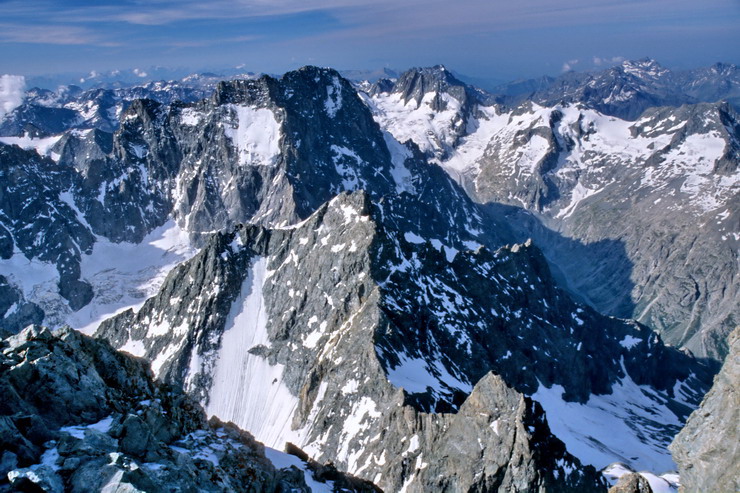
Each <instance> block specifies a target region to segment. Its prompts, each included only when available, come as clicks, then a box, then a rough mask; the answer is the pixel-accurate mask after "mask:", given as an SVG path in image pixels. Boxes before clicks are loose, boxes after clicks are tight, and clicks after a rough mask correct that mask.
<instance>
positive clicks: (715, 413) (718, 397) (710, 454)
mask: <svg viewBox="0 0 740 493" xmlns="http://www.w3.org/2000/svg"><path fill="white" fill-rule="evenodd" d="M729 346H730V353H729V354H728V355H727V359H726V360H725V363H724V365H723V366H722V370H721V371H720V372H719V374H718V375H717V376H716V377H715V379H714V385H713V386H712V388H711V389H710V390H709V392H708V393H707V395H706V396H705V397H704V400H703V401H702V403H701V405H700V406H699V409H697V410H696V411H694V412H693V413H692V414H691V416H689V419H688V420H687V421H686V426H684V428H683V429H682V430H681V432H680V433H679V434H678V435H677V436H676V439H675V440H674V441H673V443H672V444H671V447H670V448H671V452H672V453H673V458H674V460H675V461H676V463H677V464H678V471H679V474H680V476H681V488H682V491H686V492H689V491H738V490H740V447H739V446H738V443H740V437H738V423H740V394H739V393H738V390H739V389H738V383H739V382H740V328H738V329H735V330H734V331H733V332H732V334H731V335H730V337H729Z"/></svg>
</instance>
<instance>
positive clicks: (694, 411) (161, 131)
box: [0, 60, 740, 492]
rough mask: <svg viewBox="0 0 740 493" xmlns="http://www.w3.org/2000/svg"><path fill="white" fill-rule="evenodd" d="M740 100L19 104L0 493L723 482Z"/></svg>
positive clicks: (686, 84)
mask: <svg viewBox="0 0 740 493" xmlns="http://www.w3.org/2000/svg"><path fill="white" fill-rule="evenodd" d="M357 74H360V72H357V73H356V74H355V75H357ZM367 74H369V75H368V76H370V75H372V74H370V72H368V73H367ZM736 76H737V71H736V68H734V66H730V65H717V66H713V67H708V68H707V69H702V70H697V71H687V72H680V73H678V72H671V71H670V70H668V69H665V68H663V67H661V66H660V65H659V64H657V63H656V62H654V61H652V60H638V61H629V62H624V63H622V64H620V65H618V66H616V67H612V68H610V69H607V70H604V71H600V72H597V73H591V74H574V73H569V74H563V75H562V76H561V77H558V78H542V79H539V80H536V81H524V82H518V83H515V84H511V85H510V86H508V87H509V88H508V89H506V91H509V92H508V93H505V94H504V93H499V94H492V93H487V92H486V91H483V90H481V89H477V88H475V87H473V86H471V85H469V84H466V83H465V82H463V81H462V80H461V78H460V77H457V76H455V75H453V73H452V72H451V71H450V70H449V69H447V68H446V67H444V66H441V65H438V66H434V67H429V68H414V69H410V70H408V71H406V72H403V73H400V74H398V75H396V74H395V73H393V72H390V71H384V72H383V73H382V74H375V75H373V78H374V79H375V80H374V81H373V82H372V83H371V82H368V81H364V82H361V81H360V82H358V81H355V82H350V81H348V80H347V79H345V78H344V77H342V75H341V74H340V72H337V71H335V70H333V69H328V68H318V67H304V68H301V69H299V70H296V71H291V72H288V73H286V74H285V75H283V76H281V77H272V76H266V75H264V76H254V75H251V74H248V75H246V76H244V77H230V78H226V79H225V80H221V79H219V78H218V77H216V76H212V75H202V76H192V77H188V78H185V79H183V80H180V81H170V82H159V83H148V84H138V85H137V84H128V85H127V84H123V83H121V84H119V85H113V86H110V87H108V86H105V87H103V86H101V87H97V88H93V89H85V90H83V89H81V88H78V87H73V86H66V87H62V88H60V89H59V90H57V91H45V90H41V89H30V90H28V91H26V93H25V95H24V98H23V100H22V101H21V103H20V105H19V106H16V107H14V109H12V111H11V110H9V111H8V112H7V114H5V115H3V117H2V119H0V328H1V329H2V337H3V342H2V359H1V360H0V368H1V371H0V385H2V388H3V394H4V395H6V396H7V397H6V398H5V399H4V401H3V403H0V409H2V413H0V444H1V446H2V451H1V452H0V465H1V466H2V467H1V468H2V470H1V471H0V490H3V491H12V490H14V489H15V490H26V491H38V490H46V491H66V490H70V491H90V490H95V491H112V490H121V491H124V490H125V491H195V490H198V491H200V490H204V491H232V490H244V491H276V492H281V491H337V492H338V491H379V490H381V489H382V490H383V491H392V492H396V491H398V492H426V491H448V492H458V491H481V492H482V491H501V492H504V491H507V492H508V491H521V492H524V491H563V492H565V491H601V492H605V491H607V489H608V488H609V487H611V488H612V489H613V490H614V491H650V490H652V491H676V490H677V488H679V486H678V485H679V484H680V485H682V488H684V489H685V490H686V491H693V490H697V491H702V490H713V489H720V490H722V489H727V488H729V489H732V486H731V485H732V483H731V480H732V478H733V477H734V476H736V475H737V474H736V471H737V458H736V457H735V455H736V454H734V453H733V450H732V447H731V446H729V445H728V443H733V442H732V441H731V440H730V441H727V440H725V439H723V438H722V437H720V436H719V435H717V433H716V430H731V429H732V426H733V424H734V421H736V419H735V417H736V416H735V415H734V414H733V410H735V408H736V407H737V406H733V405H732V392H731V391H732V388H731V387H732V385H731V383H732V382H733V377H734V375H733V373H732V372H733V369H732V359H733V358H735V356H734V355H735V353H736V348H735V346H736V344H735V343H736V339H737V337H735V336H731V337H728V336H729V335H730V334H732V333H733V330H734V329H735V327H736V326H737V320H738V316H740V313H739V312H738V306H740V304H738V292H737V287H738V285H740V283H739V282H738V276H739V275H740V274H739V273H738V265H739V264H738V258H737V250H738V249H737V245H738V241H740V238H739V237H738V231H740V227H739V226H738V224H739V223H738V219H739V217H740V216H738V191H739V190H740V189H739V188H738V187H740V181H738V180H739V179H740V171H739V170H738V162H739V161H738V159H739V156H740V123H738V122H740V117H739V116H738V114H737V112H736V109H735V107H734V106H733V100H732V98H733V97H734V96H733V95H735V94H736V88H737V80H736V79H737V77H736ZM504 92H505V91H504ZM725 97H726V98H727V99H729V100H730V101H726V102H723V101H720V100H719V99H720V98H725ZM29 326H30V327H29ZM42 326H48V327H49V328H48V329H47V328H42ZM69 326H71V327H73V328H69ZM26 327H29V328H26ZM75 329H80V331H81V332H77V331H76V330H75ZM735 332H736V331H735ZM83 333H84V334H87V335H83ZM93 334H94V337H90V335H93ZM722 362H724V367H723V369H722V371H721V372H720V373H719V375H718V376H717V377H716V378H715V379H714V386H713V387H712V382H713V377H714V376H715V374H716V373H717V372H718V371H719V368H720V366H721V363H722ZM710 387H712V390H711V391H709V393H708V394H707V391H708V390H709V389H710ZM705 394H706V397H705ZM702 399H704V400H702ZM728 402H729V403H730V404H727V403H728ZM687 420H688V421H687ZM682 429H683V431H681V430H682ZM728 433H729V434H730V435H731V432H730V431H727V432H725V435H727V434H728ZM671 442H673V446H672V449H671V450H672V451H673V455H671V451H669V449H668V446H669V444H671ZM281 451H287V452H281ZM717 455H722V457H723V460H721V461H718V460H715V459H713V457H715V456H717ZM676 469H678V473H677V472H676ZM720 470H721V471H720ZM725 473H727V474H725Z"/></svg>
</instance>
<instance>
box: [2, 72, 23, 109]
mask: <svg viewBox="0 0 740 493" xmlns="http://www.w3.org/2000/svg"><path fill="white" fill-rule="evenodd" d="M25 90H26V79H25V78H24V77H23V76H22V75H8V74H6V75H0V120H2V119H3V118H4V117H5V115H6V114H8V113H10V112H11V111H13V110H14V109H16V108H17V107H18V106H20V105H21V103H22V102H23V94H24V93H25Z"/></svg>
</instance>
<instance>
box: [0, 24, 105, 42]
mask: <svg viewBox="0 0 740 493" xmlns="http://www.w3.org/2000/svg"><path fill="white" fill-rule="evenodd" d="M0 43H32V44H53V45H97V46H116V45H118V43H115V42H113V41H111V40H106V39H104V38H102V37H101V36H99V35H98V34H97V33H96V32H95V31H93V30H91V29H89V28H86V27H83V26H66V25H62V26H60V25H51V24H38V25H18V24H10V23H6V22H4V23H0Z"/></svg>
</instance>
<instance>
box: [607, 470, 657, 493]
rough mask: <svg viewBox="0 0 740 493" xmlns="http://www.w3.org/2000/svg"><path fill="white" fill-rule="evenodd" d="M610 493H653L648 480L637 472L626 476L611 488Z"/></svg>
mask: <svg viewBox="0 0 740 493" xmlns="http://www.w3.org/2000/svg"><path fill="white" fill-rule="evenodd" d="M609 493H653V489H652V488H651V487H650V483H649V482H648V480H647V479H645V478H644V477H642V476H640V475H639V474H637V473H636V472H631V473H629V474H625V475H624V476H622V477H621V478H619V481H617V484H615V485H614V486H612V487H611V488H609Z"/></svg>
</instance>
